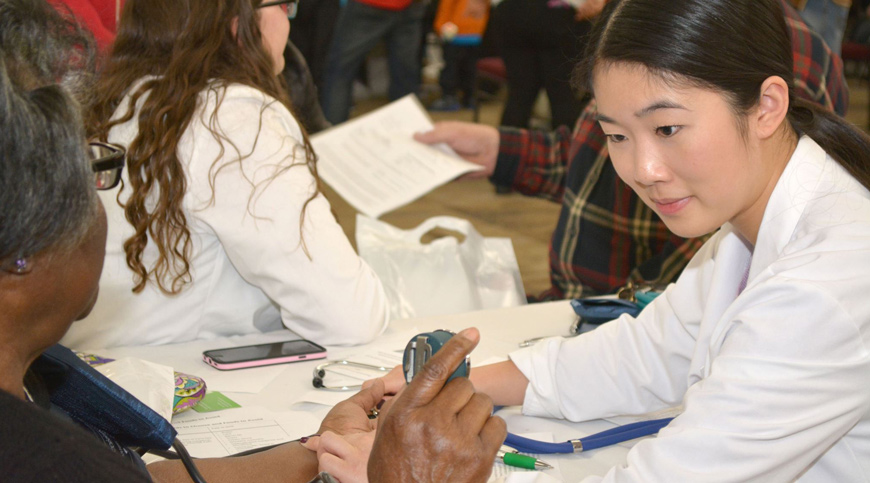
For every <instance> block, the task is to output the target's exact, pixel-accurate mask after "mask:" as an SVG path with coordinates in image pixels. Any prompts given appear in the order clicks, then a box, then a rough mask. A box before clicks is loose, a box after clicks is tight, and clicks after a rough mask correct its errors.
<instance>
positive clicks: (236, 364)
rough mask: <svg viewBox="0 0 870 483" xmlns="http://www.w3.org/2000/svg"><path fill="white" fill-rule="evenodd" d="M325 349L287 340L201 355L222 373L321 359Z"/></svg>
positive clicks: (229, 348) (304, 341)
mask: <svg viewBox="0 0 870 483" xmlns="http://www.w3.org/2000/svg"><path fill="white" fill-rule="evenodd" d="M325 357H326V349H325V348H323V347H321V346H319V345H317V344H315V343H314V342H311V341H310V340H301V339H300V340H288V341H285V342H274V343H271V344H258V345H247V346H242V347H228V348H226V349H214V350H209V351H205V352H203V353H202V360H203V361H205V363H206V364H208V365H210V366H214V367H216V368H218V369H220V370H222V371H228V370H231V369H243V368H246V367H258V366H269V365H272V364H283V363H285V362H297V361H307V360H309V359H323V358H325Z"/></svg>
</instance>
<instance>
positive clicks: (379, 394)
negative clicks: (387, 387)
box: [347, 379, 384, 411]
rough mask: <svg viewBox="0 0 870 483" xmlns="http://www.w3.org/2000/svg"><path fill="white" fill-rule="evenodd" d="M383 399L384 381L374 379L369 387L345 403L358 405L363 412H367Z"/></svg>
mask: <svg viewBox="0 0 870 483" xmlns="http://www.w3.org/2000/svg"><path fill="white" fill-rule="evenodd" d="M383 398H384V381H382V380H380V379H374V380H373V381H372V383H371V384H370V385H369V387H367V388H365V389H363V390H361V391H360V392H358V393H356V394H354V395H353V396H351V397H350V398H349V399H348V400H347V402H351V403H353V404H356V405H358V406H359V407H360V408H362V410H363V411H369V410H370V409H371V408H373V407H375V406H377V404H378V403H379V402H381V399H383Z"/></svg>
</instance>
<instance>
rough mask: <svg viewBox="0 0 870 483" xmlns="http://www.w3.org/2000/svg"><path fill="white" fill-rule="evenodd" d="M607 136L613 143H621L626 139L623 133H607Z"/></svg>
mask: <svg viewBox="0 0 870 483" xmlns="http://www.w3.org/2000/svg"><path fill="white" fill-rule="evenodd" d="M605 136H607V140H608V141H610V142H612V143H621V142H623V141H625V139H626V137H625V136H623V135H622V134H605Z"/></svg>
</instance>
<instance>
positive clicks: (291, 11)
mask: <svg viewBox="0 0 870 483" xmlns="http://www.w3.org/2000/svg"><path fill="white" fill-rule="evenodd" d="M276 5H287V18H288V19H290V20H293V19H294V18H296V12H297V11H298V10H299V0H273V1H268V2H263V3H261V4H260V5H257V8H258V9H260V8H266V7H274V6H276Z"/></svg>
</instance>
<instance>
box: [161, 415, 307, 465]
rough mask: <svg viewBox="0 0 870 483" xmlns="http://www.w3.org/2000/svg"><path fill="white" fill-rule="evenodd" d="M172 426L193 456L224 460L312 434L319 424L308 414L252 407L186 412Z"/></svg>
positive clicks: (175, 418) (177, 417)
mask: <svg viewBox="0 0 870 483" xmlns="http://www.w3.org/2000/svg"><path fill="white" fill-rule="evenodd" d="M172 425H173V426H174V427H175V429H176V430H177V431H178V438H179V439H180V440H181V441H182V442H183V443H184V446H185V447H186V448H187V451H189V452H190V454H191V456H194V457H196V458H222V457H224V456H229V455H232V454H236V453H240V452H242V451H247V450H250V449H254V448H261V447H263V446H271V445H273V444H279V443H285V442H287V441H293V440H295V439H298V438H300V437H302V436H307V435H309V434H313V433H315V432H317V429H318V428H319V427H320V421H319V420H318V419H317V418H315V417H314V415H312V414H310V413H306V412H299V411H287V412H281V413H275V412H271V411H268V410H266V409H263V408H261V407H258V406H250V407H242V408H238V409H227V410H225V411H218V412H211V413H197V412H193V411H187V412H184V413H181V414H179V415H178V416H175V417H174V418H172Z"/></svg>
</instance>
